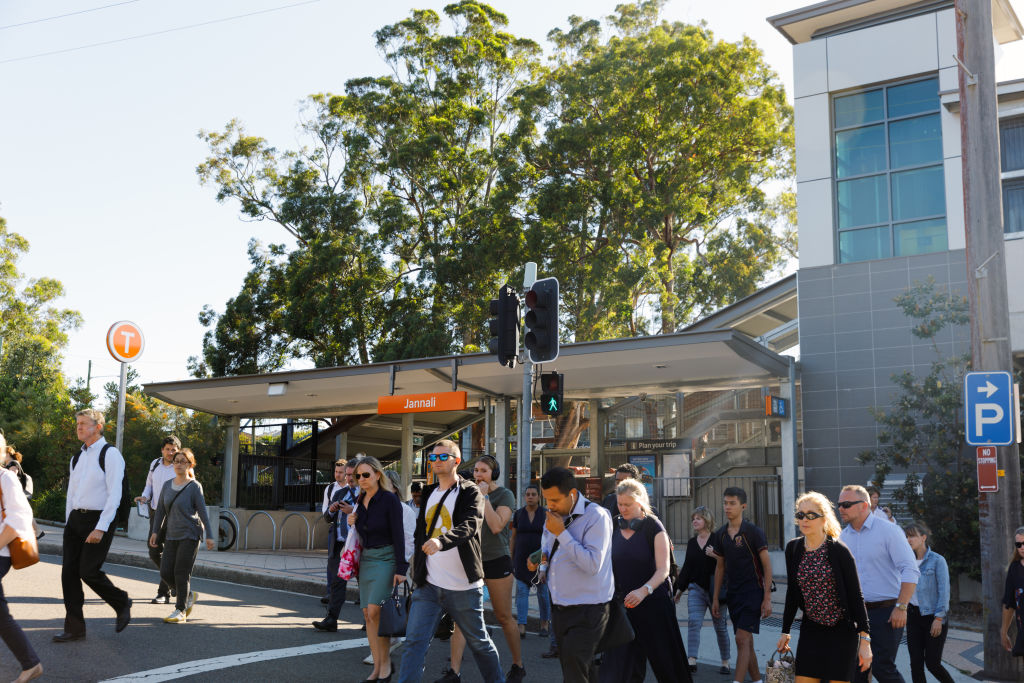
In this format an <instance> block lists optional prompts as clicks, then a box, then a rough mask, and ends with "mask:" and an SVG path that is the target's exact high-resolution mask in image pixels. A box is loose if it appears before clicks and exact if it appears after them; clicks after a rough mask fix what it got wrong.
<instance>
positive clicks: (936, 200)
mask: <svg viewBox="0 0 1024 683" xmlns="http://www.w3.org/2000/svg"><path fill="white" fill-rule="evenodd" d="M945 213H946V189H945V182H944V180H943V174H942V166H927V167H925V168H916V169H914V170H913V171H900V172H899V173H893V174H892V218H893V220H895V221H905V220H907V219H909V218H924V217H925V216H941V215H943V214H945Z"/></svg>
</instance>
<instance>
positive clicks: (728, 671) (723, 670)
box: [718, 664, 732, 676]
mask: <svg viewBox="0 0 1024 683" xmlns="http://www.w3.org/2000/svg"><path fill="white" fill-rule="evenodd" d="M718 673H720V674H722V675H724V676H728V675H729V674H731V673H732V670H731V669H730V668H729V667H728V666H726V665H725V664H723V665H722V668H721V669H719V670H718Z"/></svg>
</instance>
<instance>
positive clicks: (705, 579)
mask: <svg viewBox="0 0 1024 683" xmlns="http://www.w3.org/2000/svg"><path fill="white" fill-rule="evenodd" d="M714 538H715V536H714V534H711V535H710V536H708V540H707V541H706V542H705V543H704V547H701V545H700V542H699V541H698V540H697V537H696V536H694V537H693V538H691V539H690V542H689V543H687V544H686V559H684V560H683V568H682V569H680V570H679V577H678V579H677V580H676V593H682V592H683V591H685V590H686V589H687V587H688V586H689V585H690V584H691V583H695V584H697V585H698V586H700V587H701V588H703V589H704V591H705V592H707V593H708V594H709V595H710V594H711V590H712V589H713V588H714V586H713V585H712V584H713V583H714V580H715V568H716V567H717V566H718V560H716V559H715V558H714V557H713V556H711V557H709V556H708V555H707V554H706V553H705V552H704V548H705V547H707V544H708V543H711V541H712V540H713V539H714ZM711 547H712V548H713V547H714V544H713V543H712V544H711Z"/></svg>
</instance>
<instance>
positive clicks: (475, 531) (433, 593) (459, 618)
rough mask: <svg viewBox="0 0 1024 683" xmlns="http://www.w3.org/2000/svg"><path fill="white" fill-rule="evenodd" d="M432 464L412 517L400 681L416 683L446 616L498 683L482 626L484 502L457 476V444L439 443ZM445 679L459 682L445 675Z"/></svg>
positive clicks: (487, 676) (486, 676)
mask: <svg viewBox="0 0 1024 683" xmlns="http://www.w3.org/2000/svg"><path fill="white" fill-rule="evenodd" d="M427 459H428V460H429V461H430V466H431V469H432V471H433V473H434V476H435V477H437V483H436V484H432V485H430V486H427V487H426V488H424V489H423V497H422V499H421V500H422V501H423V504H422V505H421V506H420V511H419V515H418V516H417V518H416V533H415V542H414V546H415V548H416V550H415V553H414V554H413V561H412V567H413V569H412V572H413V573H412V580H413V584H414V585H415V586H416V590H415V591H414V592H413V594H412V605H411V607H410V608H409V621H408V624H407V626H406V633H405V648H404V653H403V655H402V666H401V668H400V670H399V672H398V682H399V683H413V682H415V683H419V681H420V679H421V677H422V676H423V663H424V660H425V659H426V656H427V648H428V647H429V646H430V640H431V639H432V638H433V637H434V631H435V630H436V629H437V624H438V622H439V621H440V619H441V613H442V612H447V613H448V614H449V615H450V616H451V618H452V620H453V621H454V622H455V623H456V624H458V626H459V629H461V631H462V635H464V636H465V637H466V644H467V645H469V649H470V651H472V653H473V658H474V659H475V660H476V665H477V667H478V668H479V669H480V675H481V676H482V678H483V680H484V682H485V683H502V682H503V681H504V678H503V677H502V673H501V662H500V661H499V660H498V650H497V648H495V647H494V642H493V641H492V640H491V637H490V636H489V635H488V633H487V629H486V627H485V626H484V610H483V586H484V581H483V576H484V568H483V560H482V559H481V554H480V529H481V527H482V526H483V519H484V498H483V496H482V495H481V494H480V489H478V488H477V487H476V484H474V483H473V482H472V481H470V480H468V479H463V478H462V477H459V476H458V474H456V469H457V468H458V466H459V463H460V462H461V461H462V453H461V451H460V450H459V446H458V444H456V443H455V442H454V441H450V440H448V439H443V440H441V441H438V442H437V444H436V445H435V446H434V451H433V453H431V454H430V455H429V456H427ZM446 676H448V677H449V678H446V679H443V680H449V679H450V680H456V681H457V680H459V679H458V676H457V675H455V674H452V672H450V671H449V672H448V674H446Z"/></svg>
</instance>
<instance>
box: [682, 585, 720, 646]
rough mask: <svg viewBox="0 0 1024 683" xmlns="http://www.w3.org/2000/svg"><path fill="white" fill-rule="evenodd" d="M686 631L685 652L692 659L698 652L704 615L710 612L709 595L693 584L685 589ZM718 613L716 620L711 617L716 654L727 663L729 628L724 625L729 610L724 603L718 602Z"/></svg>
mask: <svg viewBox="0 0 1024 683" xmlns="http://www.w3.org/2000/svg"><path fill="white" fill-rule="evenodd" d="M686 595H687V597H686V606H687V614H688V616H687V629H686V652H687V654H689V655H690V656H691V657H693V658H694V659H696V658H697V653H698V651H699V650H700V630H701V628H703V627H704V614H705V613H706V612H709V611H710V610H711V594H710V593H708V592H707V591H705V590H704V589H703V588H701V587H700V586H698V585H697V584H695V583H691V584H690V585H689V586H687V587H686ZM719 609H720V612H719V614H720V615H721V616H719V617H718V618H717V619H715V618H714V616H712V617H711V619H712V621H713V622H714V624H715V635H716V636H718V653H719V654H720V655H721V656H722V661H723V662H727V661H729V627H728V624H727V623H726V619H727V615H728V611H729V608H728V607H726V606H725V603H724V601H721V600H720V601H719Z"/></svg>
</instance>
